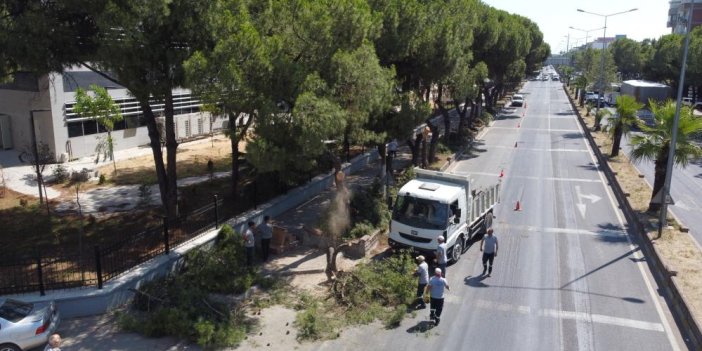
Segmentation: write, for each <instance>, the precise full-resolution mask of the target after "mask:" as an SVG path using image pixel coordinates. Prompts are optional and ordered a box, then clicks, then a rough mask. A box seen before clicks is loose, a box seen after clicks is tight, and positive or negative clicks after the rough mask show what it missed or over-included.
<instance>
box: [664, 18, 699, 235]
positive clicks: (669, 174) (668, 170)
mask: <svg viewBox="0 0 702 351" xmlns="http://www.w3.org/2000/svg"><path fill="white" fill-rule="evenodd" d="M689 11H690V13H689V14H688V15H687V30H686V31H685V46H684V48H683V57H682V65H681V67H680V82H679V83H678V98H677V103H676V104H675V118H674V119H673V133H672V135H671V137H670V147H669V148H668V163H667V164H666V167H665V181H664V182H663V189H661V196H660V200H661V213H660V215H659V218H658V237H659V238H660V237H661V235H663V227H665V226H666V224H667V223H666V222H667V221H668V218H667V215H668V194H670V183H671V180H672V179H673V163H674V162H675V146H676V144H677V142H678V124H679V122H680V107H681V106H680V105H682V93H683V85H685V65H686V64H687V50H688V48H689V46H690V28H691V27H692V8H690V10H689Z"/></svg>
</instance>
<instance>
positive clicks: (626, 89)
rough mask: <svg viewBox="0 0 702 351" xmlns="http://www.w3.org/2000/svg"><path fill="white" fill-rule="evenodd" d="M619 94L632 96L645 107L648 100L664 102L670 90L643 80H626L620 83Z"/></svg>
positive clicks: (665, 86) (664, 86)
mask: <svg viewBox="0 0 702 351" xmlns="http://www.w3.org/2000/svg"><path fill="white" fill-rule="evenodd" d="M621 94H622V95H629V96H633V97H634V98H635V99H636V101H638V102H640V103H642V104H644V105H647V106H648V102H649V100H653V101H665V100H666V99H668V98H669V97H670V95H671V88H670V87H669V86H667V85H665V84H660V83H655V82H647V81H643V80H626V81H624V82H622V86H621Z"/></svg>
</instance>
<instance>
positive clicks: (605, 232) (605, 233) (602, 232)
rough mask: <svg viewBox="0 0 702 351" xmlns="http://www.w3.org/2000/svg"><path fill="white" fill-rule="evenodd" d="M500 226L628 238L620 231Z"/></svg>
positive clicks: (501, 226)
mask: <svg viewBox="0 0 702 351" xmlns="http://www.w3.org/2000/svg"><path fill="white" fill-rule="evenodd" d="M498 226H499V227H500V228H508V229H515V230H524V231H528V232H542V233H556V234H581V235H593V236H609V237H624V236H626V231H624V230H618V229H601V230H599V231H592V230H585V229H571V228H551V227H537V226H531V225H517V224H507V223H503V222H499V223H498Z"/></svg>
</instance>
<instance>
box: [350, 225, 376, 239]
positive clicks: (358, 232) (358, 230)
mask: <svg viewBox="0 0 702 351" xmlns="http://www.w3.org/2000/svg"><path fill="white" fill-rule="evenodd" d="M375 230H376V227H375V226H374V225H372V224H370V223H368V222H366V221H363V222H360V223H356V224H355V225H354V226H353V228H351V230H350V231H349V235H348V236H349V237H350V238H354V239H355V238H360V237H362V236H364V235H370V234H373V232H375Z"/></svg>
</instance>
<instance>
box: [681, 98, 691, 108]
mask: <svg viewBox="0 0 702 351" xmlns="http://www.w3.org/2000/svg"><path fill="white" fill-rule="evenodd" d="M681 102H682V104H683V105H687V106H692V98H689V97H684V98H682V101H681Z"/></svg>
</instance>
